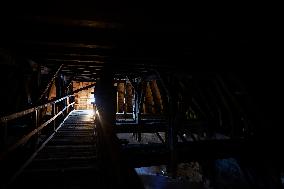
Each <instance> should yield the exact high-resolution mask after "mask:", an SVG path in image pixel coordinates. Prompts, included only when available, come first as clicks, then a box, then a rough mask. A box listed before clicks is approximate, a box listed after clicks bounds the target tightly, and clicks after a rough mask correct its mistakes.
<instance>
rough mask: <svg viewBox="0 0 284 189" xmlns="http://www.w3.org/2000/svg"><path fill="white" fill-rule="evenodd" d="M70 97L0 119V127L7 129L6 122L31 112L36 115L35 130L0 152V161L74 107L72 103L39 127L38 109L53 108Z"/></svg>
mask: <svg viewBox="0 0 284 189" xmlns="http://www.w3.org/2000/svg"><path fill="white" fill-rule="evenodd" d="M71 96H74V95H67V96H65V97H62V98H60V99H57V100H54V101H51V102H48V103H46V104H43V105H40V106H37V107H33V108H30V109H27V110H23V111H20V112H17V113H14V114H11V115H8V116H4V117H1V119H0V123H3V124H0V125H3V126H5V127H6V128H7V122H8V121H10V120H13V119H17V118H20V117H22V116H25V115H27V114H30V113H33V112H35V113H36V127H35V129H34V130H33V131H31V132H29V133H28V134H26V135H24V136H23V137H22V138H20V139H19V140H17V141H16V142H15V143H14V144H12V145H11V146H9V147H8V148H7V149H6V150H5V151H3V152H1V153H0V160H1V159H4V158H5V157H6V156H7V155H8V154H9V153H10V152H12V151H14V150H15V149H16V148H18V147H19V146H20V145H23V144H25V143H26V142H27V141H28V140H29V139H30V138H31V137H33V136H34V135H35V134H37V133H38V132H39V131H41V130H42V129H43V128H44V127H46V126H47V125H48V124H50V123H51V122H52V121H54V120H55V119H56V118H57V117H58V116H59V115H61V114H63V112H64V111H65V110H66V109H68V108H69V107H70V106H74V104H75V102H72V103H70V104H69V105H67V106H65V107H64V108H63V109H62V110H61V111H60V112H58V113H57V114H56V115H54V116H53V117H52V118H50V119H49V120H47V121H46V122H45V123H42V124H41V125H39V126H38V124H39V122H38V118H37V115H38V111H39V110H40V109H42V108H44V107H47V106H48V105H54V106H53V107H55V104H56V103H58V102H60V101H62V100H65V99H67V98H69V97H71ZM54 114H55V112H54Z"/></svg>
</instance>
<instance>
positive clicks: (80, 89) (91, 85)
mask: <svg viewBox="0 0 284 189" xmlns="http://www.w3.org/2000/svg"><path fill="white" fill-rule="evenodd" d="M94 86H96V83H93V84H90V85H88V86H85V87H82V88H79V89H77V90H75V91H72V93H73V94H74V93H78V92H80V91H83V90H87V89H89V88H92V87H94Z"/></svg>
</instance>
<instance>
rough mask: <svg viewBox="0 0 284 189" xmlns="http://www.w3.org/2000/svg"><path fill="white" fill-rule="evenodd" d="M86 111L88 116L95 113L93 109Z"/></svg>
mask: <svg viewBox="0 0 284 189" xmlns="http://www.w3.org/2000/svg"><path fill="white" fill-rule="evenodd" d="M87 111H88V115H90V116H93V115H95V112H94V110H87Z"/></svg>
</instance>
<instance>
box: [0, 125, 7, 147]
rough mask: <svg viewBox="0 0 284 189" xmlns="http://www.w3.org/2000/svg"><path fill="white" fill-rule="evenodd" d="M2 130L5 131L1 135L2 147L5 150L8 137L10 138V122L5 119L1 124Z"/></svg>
mask: <svg viewBox="0 0 284 189" xmlns="http://www.w3.org/2000/svg"><path fill="white" fill-rule="evenodd" d="M0 127H1V131H3V134H2V135H1V144H0V145H1V149H2V150H4V149H6V148H7V143H8V141H7V139H8V124H7V121H3V122H2V123H1V125H0Z"/></svg>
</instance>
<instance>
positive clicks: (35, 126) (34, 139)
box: [31, 108, 39, 150]
mask: <svg viewBox="0 0 284 189" xmlns="http://www.w3.org/2000/svg"><path fill="white" fill-rule="evenodd" d="M33 116H34V122H33V124H34V126H33V127H34V128H35V129H37V128H38V124H39V120H38V118H39V109H38V108H36V109H35V113H34V115H33ZM38 136H39V133H38V132H37V133H36V134H35V135H34V136H33V139H32V141H31V142H32V143H31V145H32V146H31V147H32V150H34V149H36V147H37V144H38Z"/></svg>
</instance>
